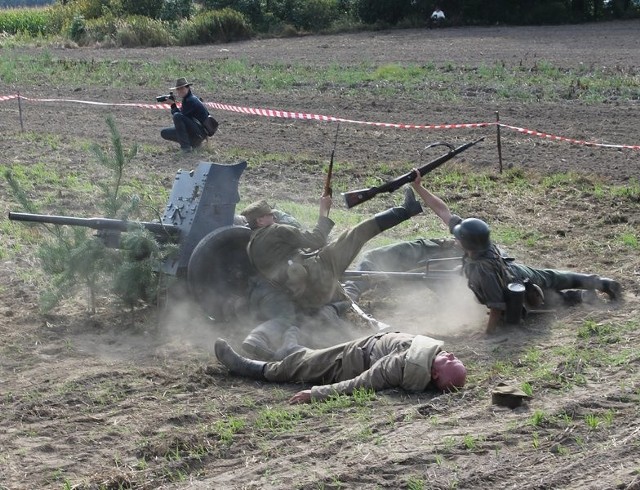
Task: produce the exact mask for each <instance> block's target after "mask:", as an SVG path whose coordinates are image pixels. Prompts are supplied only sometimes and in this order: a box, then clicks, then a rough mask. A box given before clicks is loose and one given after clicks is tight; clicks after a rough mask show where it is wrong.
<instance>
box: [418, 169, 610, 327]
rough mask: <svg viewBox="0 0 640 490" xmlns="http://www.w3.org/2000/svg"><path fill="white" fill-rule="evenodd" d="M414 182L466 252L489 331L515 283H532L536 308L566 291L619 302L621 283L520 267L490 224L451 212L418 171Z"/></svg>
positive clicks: (466, 268) (471, 284)
mask: <svg viewBox="0 0 640 490" xmlns="http://www.w3.org/2000/svg"><path fill="white" fill-rule="evenodd" d="M416 174H417V176H416V179H415V180H414V181H413V182H412V186H413V188H414V189H415V191H416V192H417V193H418V194H419V195H420V197H421V198H422V199H423V201H424V203H425V204H426V205H427V206H428V207H429V208H430V209H431V210H433V212H434V213H435V214H436V215H437V216H438V217H440V219H441V220H442V221H443V222H444V223H445V224H446V225H447V226H448V227H449V230H450V231H451V233H452V234H453V235H454V236H455V237H456V239H457V240H458V242H459V243H460V245H461V246H462V248H463V249H464V251H465V255H464V264H463V269H464V273H465V275H466V277H467V281H468V285H469V288H470V289H471V290H472V291H473V293H474V294H475V296H476V298H477V299H478V301H479V302H480V303H481V304H483V305H485V306H487V308H489V320H488V322H487V332H491V331H493V330H495V328H496V327H497V326H498V325H499V324H500V323H501V322H502V320H503V319H504V314H505V311H506V310H507V308H508V300H509V294H508V292H507V291H508V289H507V287H508V285H509V284H510V283H514V282H520V283H528V284H530V285H531V289H530V291H531V292H532V293H534V294H533V296H534V297H535V300H534V301H535V302H536V303H537V304H536V305H535V306H539V303H541V302H542V301H543V298H544V296H545V295H547V294H550V293H551V294H553V293H558V294H561V293H562V292H563V291H564V290H579V289H583V290H599V291H602V292H604V293H606V294H607V295H608V296H609V298H610V299H611V300H617V299H619V298H620V296H621V294H622V287H621V285H620V283H619V282H618V281H615V280H613V279H607V278H603V277H600V276H598V275H595V274H579V273H576V272H568V271H560V270H555V269H536V268H533V267H528V266H526V265H522V264H517V263H515V262H513V260H512V259H508V258H506V257H504V256H503V254H502V253H501V251H500V250H499V249H498V247H497V246H496V245H495V244H493V243H492V242H491V239H490V229H489V226H488V225H487V223H485V222H484V221H482V220H480V219H477V218H467V219H462V218H461V217H460V216H458V215H455V214H453V213H451V211H450V210H449V207H448V206H447V205H446V204H445V203H444V201H442V199H440V198H439V197H437V196H435V195H434V194H432V193H431V192H429V191H428V190H427V189H425V188H424V187H423V186H422V184H421V180H422V179H421V177H420V174H419V173H418V172H417V171H416Z"/></svg>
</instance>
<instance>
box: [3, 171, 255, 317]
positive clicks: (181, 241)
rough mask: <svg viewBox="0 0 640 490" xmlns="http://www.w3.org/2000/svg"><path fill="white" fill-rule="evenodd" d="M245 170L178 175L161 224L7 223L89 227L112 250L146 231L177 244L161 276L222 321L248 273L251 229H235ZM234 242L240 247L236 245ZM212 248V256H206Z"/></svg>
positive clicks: (35, 217) (14, 216) (56, 219)
mask: <svg viewBox="0 0 640 490" xmlns="http://www.w3.org/2000/svg"><path fill="white" fill-rule="evenodd" d="M246 167H247V162H244V161H243V162H240V163H237V164H233V165H223V164H218V163H207V162H201V163H199V164H198V166H197V167H196V168H195V169H194V170H180V171H178V172H177V174H176V177H175V180H174V183H173V187H172V189H171V194H170V197H169V201H168V203H167V205H166V207H165V209H164V213H163V215H162V217H161V219H160V221H159V222H143V221H126V220H118V219H111V218H80V217H72V216H52V215H43V214H31V213H18V212H10V213H9V219H10V220H14V221H25V222H35V223H43V224H52V225H70V226H82V227H87V228H91V229H94V230H97V232H96V234H95V236H96V238H97V239H99V240H101V241H102V242H103V243H104V244H105V246H107V247H111V248H119V246H120V238H121V234H122V233H126V232H129V231H131V230H134V229H139V228H144V229H146V230H148V231H149V232H151V233H152V234H153V235H154V236H155V238H156V240H157V241H158V243H160V244H175V245H176V246H177V252H176V253H175V254H172V255H170V256H169V257H168V258H167V259H166V260H165V262H163V263H162V265H161V270H160V271H159V272H162V273H164V274H168V275H171V276H176V277H178V278H179V279H182V280H185V281H187V283H188V286H189V290H190V292H191V294H192V296H193V297H194V299H195V300H196V302H198V303H199V304H200V305H201V306H202V307H203V309H205V311H206V312H207V314H209V315H211V316H212V317H213V318H216V319H221V318H223V310H224V309H225V304H226V302H227V300H228V296H229V295H238V294H244V293H245V290H246V284H247V281H248V274H249V273H250V270H251V269H250V265H249V263H248V258H247V257H246V252H245V250H244V246H243V244H244V243H245V242H246V241H247V240H248V236H249V233H250V230H248V229H247V228H244V227H238V226H233V221H234V216H235V207H236V204H237V203H238V201H239V200H240V195H239V192H238V183H239V180H240V177H241V175H242V173H243V171H244V170H245V168H246ZM225 232H226V233H225ZM220 236H224V244H223V246H222V247H218V245H217V244H218V242H219V241H220ZM238 238H240V239H241V242H242V243H240V244H238ZM212 246H213V248H214V253H213V254H211V253H209V250H210V249H211V248H212ZM211 291H216V292H217V294H211ZM218 292H223V294H220V293H218Z"/></svg>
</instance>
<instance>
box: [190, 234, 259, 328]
mask: <svg viewBox="0 0 640 490" xmlns="http://www.w3.org/2000/svg"><path fill="white" fill-rule="evenodd" d="M250 236H251V230H250V229H249V228H245V227H244V226H225V227H222V228H218V229H217V230H214V231H212V232H211V233H209V234H208V235H206V236H205V237H204V238H203V239H202V240H200V242H199V243H198V245H197V246H196V247H195V248H194V249H193V253H192V254H191V258H190V259H189V265H188V266H187V283H188V284H189V291H190V292H191V294H192V295H193V297H194V299H195V300H196V301H197V302H198V304H199V305H200V306H201V308H202V309H203V310H204V311H205V313H206V314H207V315H209V316H210V317H212V318H213V319H214V320H216V321H222V322H226V321H229V320H232V319H233V318H234V317H235V316H236V312H237V311H240V310H239V308H238V307H239V306H241V305H246V301H247V296H248V291H247V289H248V281H249V277H250V276H251V275H252V274H253V267H252V265H251V263H250V262H249V257H248V255H247V244H248V243H249V238H250ZM245 309H246V306H245Z"/></svg>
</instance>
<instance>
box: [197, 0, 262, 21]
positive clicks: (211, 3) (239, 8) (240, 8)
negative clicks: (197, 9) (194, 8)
mask: <svg viewBox="0 0 640 490" xmlns="http://www.w3.org/2000/svg"><path fill="white" fill-rule="evenodd" d="M203 4H204V6H205V8H206V9H208V10H224V9H226V8H230V9H233V10H235V11H236V12H240V13H241V14H242V15H244V17H245V19H246V20H247V21H249V22H250V23H251V25H253V26H259V25H262V24H264V21H265V13H266V12H265V11H264V10H263V9H262V5H261V2H260V1H258V0H204V2H203Z"/></svg>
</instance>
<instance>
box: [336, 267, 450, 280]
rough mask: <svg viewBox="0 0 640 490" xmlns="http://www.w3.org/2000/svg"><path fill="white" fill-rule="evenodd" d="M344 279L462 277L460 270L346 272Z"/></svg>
mask: <svg viewBox="0 0 640 490" xmlns="http://www.w3.org/2000/svg"><path fill="white" fill-rule="evenodd" d="M342 277H343V278H344V279H357V278H363V279H366V278H375V279H409V280H414V281H422V280H430V279H446V278H454V277H460V271H459V270H454V269H451V270H445V269H441V270H430V271H428V272H387V271H352V270H349V271H344V273H343V274H342Z"/></svg>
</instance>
